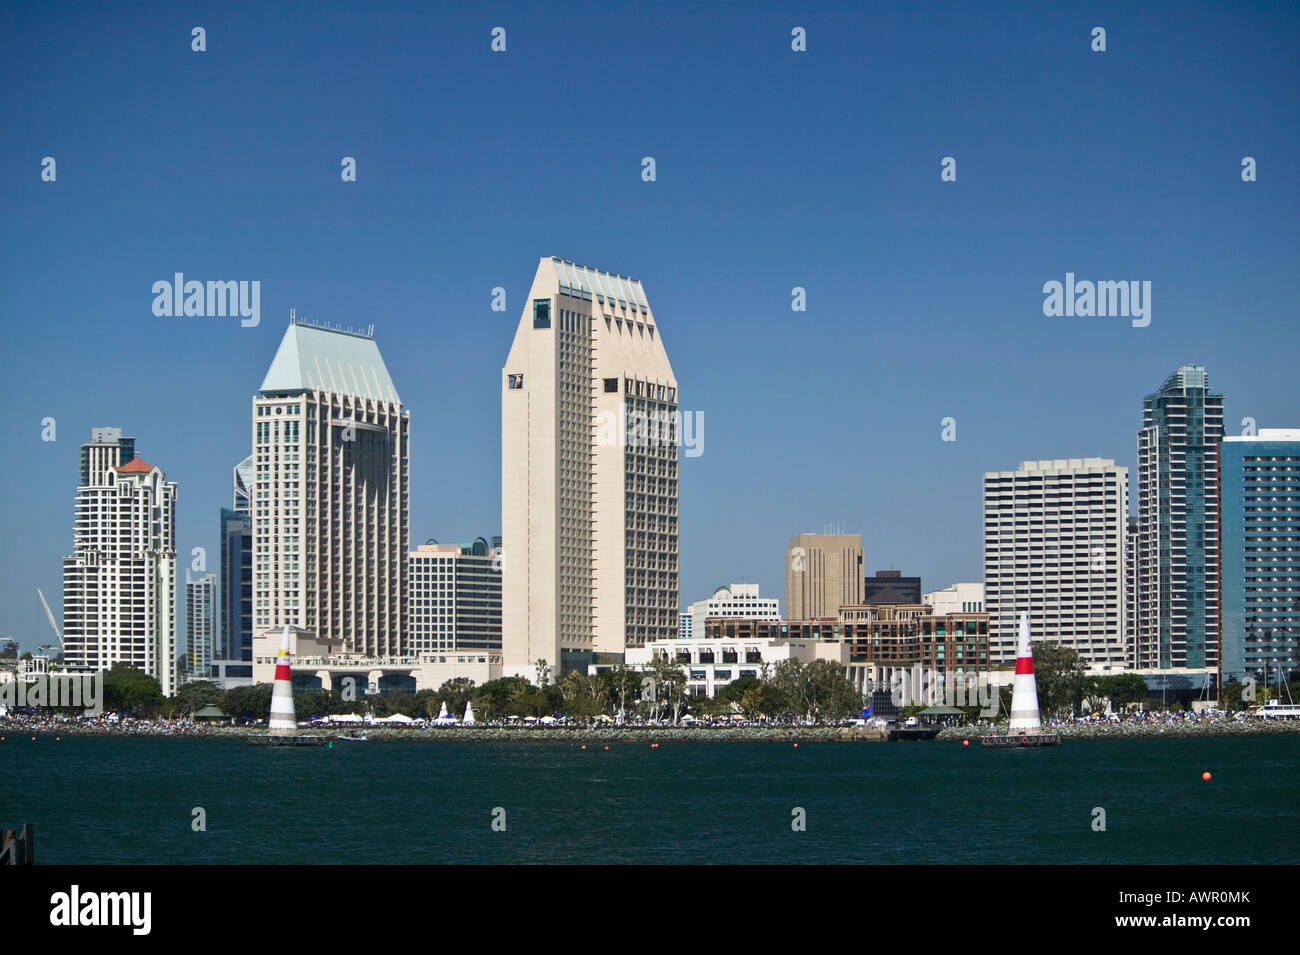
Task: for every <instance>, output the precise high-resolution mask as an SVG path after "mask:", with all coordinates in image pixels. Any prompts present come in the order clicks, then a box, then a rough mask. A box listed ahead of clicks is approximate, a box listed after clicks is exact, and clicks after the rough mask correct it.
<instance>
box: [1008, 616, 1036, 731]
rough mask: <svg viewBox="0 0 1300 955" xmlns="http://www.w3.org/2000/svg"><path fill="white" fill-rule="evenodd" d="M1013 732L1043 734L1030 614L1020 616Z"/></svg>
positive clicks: (1012, 715)
mask: <svg viewBox="0 0 1300 955" xmlns="http://www.w3.org/2000/svg"><path fill="white" fill-rule="evenodd" d="M1010 728H1011V732H1013V733H1015V732H1022V733H1023V732H1032V733H1041V732H1042V730H1043V721H1042V720H1040V719H1039V718H1038V682H1037V681H1036V680H1035V679H1034V653H1033V650H1031V649H1030V647H1029V614H1027V613H1022V614H1021V615H1020V640H1019V643H1018V645H1017V646H1016V678H1015V682H1014V683H1013V684H1012V685H1011V727H1010Z"/></svg>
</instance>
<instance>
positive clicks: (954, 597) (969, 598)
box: [921, 583, 984, 614]
mask: <svg viewBox="0 0 1300 955" xmlns="http://www.w3.org/2000/svg"><path fill="white" fill-rule="evenodd" d="M921 603H923V604H925V605H926V606H927V607H931V608H933V610H934V612H935V613H936V614H945V613H965V612H972V611H973V612H975V613H979V612H980V611H982V610H983V609H984V585H983V584H982V583H978V584H953V585H952V586H951V587H944V588H943V589H942V590H932V591H930V592H929V593H927V594H922V595H921Z"/></svg>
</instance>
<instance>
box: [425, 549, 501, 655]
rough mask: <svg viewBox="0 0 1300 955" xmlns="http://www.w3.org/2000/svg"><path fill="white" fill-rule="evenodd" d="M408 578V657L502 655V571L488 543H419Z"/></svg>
mask: <svg viewBox="0 0 1300 955" xmlns="http://www.w3.org/2000/svg"><path fill="white" fill-rule="evenodd" d="M410 561H411V563H410V568H409V570H408V578H407V584H408V586H407V593H408V595H409V599H408V601H407V614H406V617H407V621H408V624H409V626H410V631H409V633H408V639H407V642H408V644H409V650H410V652H411V653H412V654H414V655H416V656H418V657H420V658H421V659H424V658H426V657H428V656H429V655H432V654H438V655H441V654H446V653H464V652H467V651H476V652H480V651H492V652H493V653H495V654H497V655H500V653H501V567H500V561H499V560H498V558H497V556H496V555H495V554H494V553H493V552H492V548H491V547H490V546H489V545H488V542H487V539H486V538H483V537H480V538H478V540H476V541H474V542H473V543H472V544H421V545H420V546H419V547H417V548H416V549H415V550H413V551H411V555H410Z"/></svg>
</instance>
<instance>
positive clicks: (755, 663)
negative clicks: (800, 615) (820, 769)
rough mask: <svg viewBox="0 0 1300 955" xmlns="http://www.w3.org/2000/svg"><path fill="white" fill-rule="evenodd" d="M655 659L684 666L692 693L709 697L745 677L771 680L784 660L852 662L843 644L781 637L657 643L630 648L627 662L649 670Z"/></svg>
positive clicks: (658, 641)
mask: <svg viewBox="0 0 1300 955" xmlns="http://www.w3.org/2000/svg"><path fill="white" fill-rule="evenodd" d="M710 622H712V621H710ZM655 659H666V660H669V661H671V662H674V663H677V664H680V665H681V666H682V668H683V669H685V670H686V675H687V680H688V683H687V686H688V688H689V692H690V694H691V695H692V696H708V697H714V696H717V694H718V690H720V689H722V688H723V687H725V686H727V685H728V684H730V683H734V682H735V681H736V680H740V679H744V678H745V677H752V678H755V679H767V678H770V677H771V676H772V672H773V670H774V669H775V667H776V665H777V664H779V663H781V662H782V661H784V660H791V659H797V660H802V661H803V662H804V663H812V662H814V661H815V660H832V661H834V662H835V663H838V664H840V665H841V666H845V665H847V663H848V658H847V647H845V646H844V645H843V644H839V643H836V642H834V641H823V640H807V639H805V640H787V639H779V638H778V639H766V640H746V639H735V638H732V637H721V638H714V639H710V638H707V637H704V638H699V637H693V638H691V639H690V640H681V639H677V640H655V641H652V642H651V643H648V644H647V645H646V646H644V647H629V648H628V650H627V654H626V656H625V662H626V663H627V664H628V666H633V667H648V666H649V665H650V664H651V663H652V662H653V661H654V660H655Z"/></svg>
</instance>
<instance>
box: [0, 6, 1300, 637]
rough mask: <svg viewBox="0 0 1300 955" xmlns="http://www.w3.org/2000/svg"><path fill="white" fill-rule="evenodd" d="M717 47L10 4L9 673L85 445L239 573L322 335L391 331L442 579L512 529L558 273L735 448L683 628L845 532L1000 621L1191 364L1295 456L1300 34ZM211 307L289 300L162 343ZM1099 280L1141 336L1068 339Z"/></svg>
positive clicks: (579, 15) (564, 22)
mask: <svg viewBox="0 0 1300 955" xmlns="http://www.w3.org/2000/svg"><path fill="white" fill-rule="evenodd" d="M696 6H698V5H696V4H686V3H655V4H638V5H633V4H617V3H611V4H594V3H593V4H572V3H551V4H546V5H540V4H526V5H525V4H494V5H481V4H463V5H453V4H442V3H439V4H414V3H413V4H383V3H375V4H365V5H355V4H347V5H343V4H332V3H262V4H258V3H228V4H222V5H220V6H219V7H217V8H212V7H209V6H208V5H199V4H195V5H187V4H147V3H142V4H132V5H127V4H121V5H116V4H100V3H84V4H60V3H9V4H7V5H5V7H4V8H3V9H2V10H0V91H3V92H0V129H3V131H4V136H3V139H2V141H0V214H2V215H3V220H2V221H3V227H2V230H3V231H2V232H0V241H2V242H3V255H2V256H0V321H2V322H3V332H4V336H3V342H4V355H3V357H4V368H5V381H6V386H5V396H4V397H5V405H6V412H7V413H6V414H5V415H3V419H2V422H0V428H2V429H3V436H4V446H5V448H6V449H7V451H8V454H7V455H6V471H5V478H4V483H5V487H6V490H7V492H8V494H7V497H8V499H9V502H10V503H9V506H8V507H6V508H4V511H3V514H4V516H3V525H2V533H3V547H0V597H2V598H3V599H0V636H5V635H12V636H14V637H15V638H17V639H18V640H19V642H20V643H21V644H23V646H24V647H25V648H28V649H30V648H33V647H34V646H35V645H36V644H38V643H44V642H46V641H48V640H49V639H50V634H49V629H48V625H47V624H46V622H45V620H44V615H43V612H42V611H41V609H40V605H39V602H38V601H37V598H36V594H35V589H36V587H37V586H40V587H42V588H43V589H44V590H45V592H46V594H47V596H50V597H51V599H52V602H54V603H55V609H56V612H57V610H58V600H57V597H58V595H59V594H60V593H61V564H60V561H61V559H62V557H63V556H64V555H65V554H67V553H68V552H69V551H70V549H71V546H72V520H73V501H74V491H75V485H76V468H77V448H78V446H79V445H80V444H81V443H82V442H84V441H85V440H87V438H88V437H89V431H90V428H91V427H94V426H105V425H115V426H121V427H123V428H124V429H126V431H127V433H129V434H133V435H135V436H136V439H137V448H138V451H139V454H140V456H142V457H143V458H145V459H146V460H148V461H149V462H151V463H155V464H157V465H159V466H160V467H162V468H163V470H164V471H165V472H166V474H167V476H168V478H169V479H172V480H176V481H178V482H179V484H180V500H179V511H178V537H179V545H180V548H179V549H180V551H181V554H182V555H188V553H189V550H190V548H191V547H194V546H204V547H207V548H208V549H209V551H210V553H215V544H216V535H217V515H218V509H219V508H220V507H221V506H222V505H225V504H227V503H228V499H229V483H230V479H229V476H230V469H231V467H232V466H233V465H234V464H235V463H236V462H237V461H239V460H240V459H242V458H243V457H244V456H245V455H246V454H248V451H249V446H250V440H251V439H250V432H251V427H252V425H251V411H250V408H251V399H252V396H253V393H254V392H255V391H256V389H257V387H258V385H259V384H260V382H261V379H262V375H263V374H264V373H265V370H266V367H267V366H268V364H269V363H270V361H271V358H272V356H273V355H274V352H275V348H276V345H277V344H278V342H279V340H280V337H281V335H282V334H283V331H284V327H285V324H286V321H287V316H288V313H289V309H290V308H291V307H293V308H296V309H297V310H298V313H299V315H306V316H308V317H309V318H312V319H315V320H321V321H328V322H332V323H343V324H351V325H369V324H372V323H373V324H374V326H375V338H376V341H377V342H378V344H379V347H380V349H381V351H382V352H383V354H384V357H385V359H386V362H387V364H388V367H389V371H390V373H391V374H392V377H393V380H394V381H395V383H396V385H397V387H398V389H399V391H400V393H401V396H402V399H403V401H404V403H405V404H406V405H407V407H408V408H409V409H410V410H411V417H412V454H411V468H412V480H411V491H412V507H411V539H412V542H413V543H414V542H421V541H423V540H425V539H426V538H429V537H436V538H438V539H440V540H443V541H447V540H461V539H465V540H467V539H471V538H473V537H475V536H477V535H480V534H483V535H491V534H495V533H498V532H499V530H500V397H499V395H500V374H501V366H502V363H503V362H504V360H505V357H506V353H507V351H508V349H509V346H510V341H511V337H512V335H513V331H514V327H515V325H516V323H517V321H518V319H519V314H520V310H521V308H522V305H523V297H524V296H525V295H526V293H527V290H528V286H529V284H530V282H531V279H532V276H533V272H534V270H535V268H536V264H537V260H538V259H539V258H541V257H543V256H549V255H561V256H564V257H566V258H570V259H573V260H575V261H577V262H581V263H583V264H586V265H591V266H595V267H598V268H603V269H608V270H611V271H617V272H621V273H623V274H630V275H632V276H635V277H636V278H638V279H640V280H641V281H642V282H643V283H644V286H645V289H646V293H647V295H648V297H649V300H650V304H651V307H652V308H653V309H654V312H655V317H656V320H657V322H658V325H659V327H660V330H661V334H662V336H663V340H664V343H665V346H666V348H667V350H668V354H669V357H670V360H671V361H672V364H673V369H674V371H675V373H676V376H677V378H678V382H679V384H680V389H681V399H682V406H683V407H684V408H685V409H688V410H692V411H702V412H703V413H704V421H705V431H704V441H705V443H704V454H703V455H702V456H701V457H698V458H685V459H683V462H682V468H681V569H682V573H681V579H682V599H683V602H684V603H685V602H687V601H690V600H694V599H698V598H700V597H703V596H705V595H706V594H707V593H708V592H710V591H711V589H712V588H713V587H714V586H716V585H718V584H722V583H726V582H728V581H732V580H740V579H748V580H751V581H757V582H758V583H760V584H761V585H762V588H763V591H764V592H765V593H767V594H769V595H775V596H779V597H784V593H783V589H784V574H783V560H784V550H785V543H786V540H787V539H788V538H789V537H790V536H791V535H793V534H795V533H798V532H800V531H819V530H822V529H823V528H824V527H825V526H826V525H828V524H835V525H839V526H842V527H843V528H844V529H845V530H847V531H859V532H861V533H862V535H863V539H864V546H865V549H866V555H867V567H868V570H869V571H875V570H877V569H882V568H891V567H892V568H897V569H900V570H902V571H903V572H904V573H908V574H920V575H921V576H922V578H923V582H924V585H925V587H926V588H927V589H932V588H935V587H942V586H946V585H948V584H950V583H952V582H954V581H957V580H979V579H981V576H982V570H981V551H980V547H981V527H980V524H981V513H980V506H981V505H980V487H981V478H982V475H983V472H985V471H986V470H1001V469H1006V468H1013V467H1015V466H1016V465H1017V463H1018V462H1020V461H1021V460H1025V459H1031V458H1041V457H1086V456H1100V457H1111V458H1115V459H1116V460H1117V461H1118V462H1119V463H1120V464H1123V465H1127V466H1129V467H1130V468H1131V467H1132V466H1133V464H1134V459H1135V441H1136V439H1135V431H1136V428H1137V427H1138V425H1139V423H1140V415H1141V399H1142V396H1143V395H1144V394H1146V393H1149V392H1150V391H1152V390H1154V389H1155V388H1156V387H1157V386H1158V385H1159V384H1160V382H1161V381H1162V380H1163V379H1164V378H1165V376H1166V375H1167V374H1169V372H1171V371H1172V370H1174V369H1175V368H1177V367H1178V366H1179V365H1180V364H1185V363H1198V364H1203V365H1205V366H1206V367H1207V368H1208V369H1209V373H1210V380H1211V384H1212V385H1213V386H1214V387H1215V389H1216V390H1219V391H1222V392H1223V393H1224V394H1225V395H1226V396H1227V417H1228V421H1229V425H1230V430H1239V427H1240V425H1239V422H1240V420H1241V418H1243V417H1246V416H1250V417H1253V418H1255V419H1256V420H1257V422H1258V424H1259V426H1260V427H1284V426H1292V427H1294V426H1298V425H1300V400H1297V398H1298V397H1300V387H1298V386H1297V382H1296V371H1295V365H1296V357H1297V355H1298V354H1300V347H1297V346H1298V345H1300V332H1298V331H1297V325H1296V319H1297V315H1296V303H1297V301H1300V274H1298V272H1297V269H1296V265H1295V263H1296V262H1297V252H1298V251H1300V249H1298V246H1300V242H1298V240H1297V226H1296V223H1297V222H1300V186H1298V185H1297V177H1296V174H1295V160H1296V156H1297V155H1300V135H1298V132H1300V131H1298V130H1297V119H1296V118H1297V116H1300V109H1297V106H1298V105H1300V104H1297V95H1298V94H1300V82H1297V81H1298V80H1300V75H1297V74H1298V73H1300V55H1297V53H1298V52H1300V51H1298V50H1297V47H1298V46H1300V43H1298V41H1300V12H1298V9H1297V8H1296V7H1295V6H1293V5H1288V4H1259V5H1251V4H1237V5H1233V7H1231V8H1227V7H1226V6H1219V5H1207V4H1187V3H1178V4H1143V5H1142V6H1141V7H1140V8H1138V7H1136V6H1135V5H1132V4H1124V3H1119V4H1106V3H1101V4H1098V3H1089V4H1035V3H1016V4H980V5H976V4H959V3H944V4H939V3H915V2H907V3H873V4H870V5H869V6H868V5H859V4H842V5H841V4H834V5H832V4H763V3H753V4H750V3H746V4H739V3H737V4H726V5H717V6H711V7H710V8H709V9H707V10H704V11H700V10H698V9H694V8H695V7H696ZM864 7H867V8H866V9H864ZM194 26H202V27H204V28H205V30H206V33H207V36H206V40H207V50H206V51H205V52H202V53H196V52H193V51H192V50H191V29H192V28H193V27H194ZM496 26H503V27H505V29H506V31H507V32H506V40H507V49H506V52H504V53H493V52H492V51H491V49H490V42H491V31H492V28H493V27H496ZM796 26H802V27H804V28H805V29H806V30H807V38H808V39H807V47H808V48H807V51H806V52H803V53H795V52H793V51H792V50H791V48H790V32H791V29H792V28H793V27H796ZM1095 26H1102V27H1104V28H1105V29H1106V31H1107V35H1106V44H1107V49H1106V52H1104V53H1095V52H1093V51H1092V50H1091V49H1090V44H1091V31H1092V28H1093V27H1095ZM46 156H52V157H54V158H55V160H56V162H57V180H56V181H55V182H53V183H48V182H42V181H41V160H42V158H43V157H46ZM344 156H352V157H355V158H356V160H357V171H358V181H357V182H355V183H344V182H342V181H341V179H340V175H339V170H340V160H341V159H342V157H344ZM644 156H653V157H654V158H655V160H656V165H657V180H656V181H655V182H653V183H647V182H643V181H642V179H641V159H642V157H644ZM944 156H952V157H955V158H956V160H957V181H956V182H954V183H948V182H941V181H940V177H939V172H940V160H941V158H942V157H944ZM1245 156H1252V157H1254V158H1255V159H1256V161H1257V163H1258V181H1256V182H1253V183H1244V182H1242V180H1241V175H1240V171H1241V160H1242V157H1245ZM177 271H180V272H184V273H185V274H186V276H187V277H189V278H195V279H200V280H207V279H245V280H258V281H260V282H261V286H262V302H261V306H262V311H261V323H260V325H258V326H257V327H256V328H242V327H240V324H239V321H238V320H237V319H230V318H179V319H176V318H172V319H168V318H158V317H155V316H154V315H153V313H152V310H151V304H152V301H153V295H152V293H151V286H152V284H153V283H154V282H155V281H158V280H160V279H170V278H171V276H172V274H173V273H174V272H177ZM1066 272H1074V273H1076V275H1077V276H1078V277H1079V278H1080V279H1093V280H1120V279H1127V280H1146V281H1150V282H1151V283H1152V316H1151V317H1152V321H1151V324H1150V326H1149V327H1146V328H1134V327H1131V325H1130V323H1129V322H1128V321H1127V320H1125V319H1121V318H1048V317H1045V316H1044V315H1043V310H1042V304H1043V297H1044V296H1043V292H1042V286H1043V283H1044V282H1047V281H1051V280H1056V281H1063V280H1064V278H1065V273H1066ZM496 286H502V287H504V288H505V289H506V290H507V295H508V305H509V310H508V311H507V312H506V313H500V312H493V311H492V310H491V309H490V304H491V291H492V289H493V288H494V287H496ZM794 286H802V287H804V288H805V289H806V290H807V304H808V308H807V311H806V312H802V313H796V312H792V311H791V307H790V302H791V289H792V288H793V287H794ZM47 416H48V417H53V418H55V419H56V421H57V441H55V442H52V443H50V442H43V441H42V440H41V430H42V429H41V421H42V419H43V418H45V417H47ZM946 416H952V417H954V418H955V419H956V422H957V440H956V441H955V442H944V441H941V440H940V431H941V424H940V422H941V420H942V419H943V418H944V417H946ZM507 546H508V544H507ZM182 566H183V565H182Z"/></svg>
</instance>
